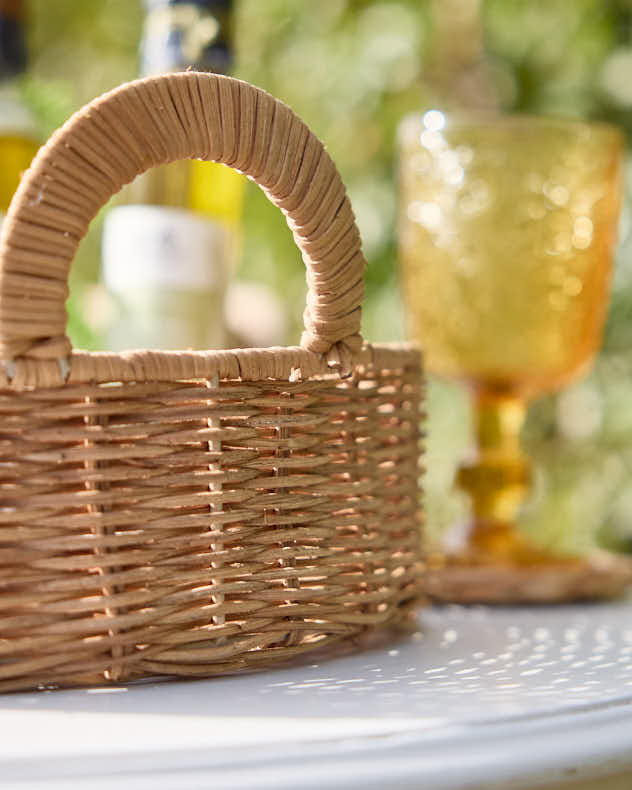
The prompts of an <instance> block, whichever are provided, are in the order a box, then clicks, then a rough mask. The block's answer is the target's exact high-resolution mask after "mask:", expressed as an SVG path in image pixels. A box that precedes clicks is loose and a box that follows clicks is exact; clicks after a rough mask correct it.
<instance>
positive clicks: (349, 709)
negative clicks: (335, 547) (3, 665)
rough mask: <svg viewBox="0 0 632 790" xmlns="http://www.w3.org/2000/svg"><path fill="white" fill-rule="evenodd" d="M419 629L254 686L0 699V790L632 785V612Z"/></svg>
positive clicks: (426, 614) (488, 619)
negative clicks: (612, 778) (594, 781)
mask: <svg viewBox="0 0 632 790" xmlns="http://www.w3.org/2000/svg"><path fill="white" fill-rule="evenodd" d="M418 620H419V622H418V630H415V631H414V632H411V633H410V634H407V635H399V636H394V637H392V638H390V640H389V641H388V642H387V643H386V644H382V645H378V646H375V645H374V646H373V647H369V648H368V649H366V650H364V651H362V652H358V653H355V654H348V655H338V656H337V657H333V658H328V659H326V660H321V659H319V660H318V661H317V662H316V663H315V661H316V660H315V659H311V660H309V661H307V662H306V661H303V663H302V664H300V665H294V666H292V667H286V668H282V669H276V670H268V671H264V672H261V673H258V674H250V675H242V676H237V677H228V678H215V679H211V680H201V681H188V682H182V681H170V682H156V683H146V684H142V685H131V686H121V687H111V688H105V689H103V688H95V689H86V690H81V691H51V692H39V693H29V694H13V695H4V696H0V735H1V737H0V786H2V787H3V788H4V787H17V788H29V790H30V789H33V790H34V789H35V788H42V789H43V788H46V789H47V790H51V789H52V788H64V790H66V789H68V790H75V788H90V790H101V788H114V787H116V788H121V787H130V788H134V789H135V790H145V788H147V789H149V788H151V790H163V789H166V788H169V790H171V788H173V790H189V789H192V788H195V789H196V790H197V789H198V788H214V790H218V789H221V788H230V789H231V790H240V788H248V790H263V789H264V788H265V789H266V790H268V788H270V789H271V788H275V790H285V789H286V788H288V789H289V788H299V787H301V788H309V789H310V790H312V789H313V790H316V789H317V788H318V790H320V789H321V788H330V787H331V788H337V789H338V788H340V789H344V790H346V789H348V790H352V789H353V790H356V788H357V789H359V788H362V790H367V788H376V789H377V788H380V789H381V788H388V789H389V790H390V789H391V788H392V789H393V790H398V789H399V788H407V789H408V788H428V790H474V788H476V790H483V788H484V790H495V789H496V788H499V789H500V788H502V789H503V790H508V789H509V788H511V790H519V789H520V788H532V787H535V786H538V785H542V784H545V783H550V784H553V783H554V782H562V781H570V780H572V781H581V780H586V779H590V778H603V777H605V776H608V775H611V774H614V773H619V774H626V773H627V772H628V771H629V772H630V775H629V784H627V781H628V780H625V779H624V780H622V781H623V784H621V785H618V784H617V787H619V786H621V787H630V788H632V601H628V602H616V603H608V604H595V605H590V606H584V605H582V606H579V605H577V606H566V607H562V606H558V607H542V608H495V609H494V608H486V607H474V608H467V609H466V608H462V607H457V606H449V607H444V608H436V609H428V610H422V611H421V612H420V613H419V618H418ZM601 787H603V788H605V785H603V784H601Z"/></svg>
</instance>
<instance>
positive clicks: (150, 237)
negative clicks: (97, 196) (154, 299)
mask: <svg viewBox="0 0 632 790" xmlns="http://www.w3.org/2000/svg"><path fill="white" fill-rule="evenodd" d="M229 236H230V231H229V230H228V229H227V228H225V227H224V226H223V225H222V224H220V223H219V222H214V221H213V220H209V219H206V218H202V217H199V216H196V215H195V214H192V213H190V212H188V211H185V210H183V209H178V208H170V207H165V206H145V205H134V206H119V207H117V208H114V209H112V210H110V211H109V212H108V214H107V216H106V218H105V222H104V225H103V242H102V244H103V248H102V249H103V279H104V281H105V284H106V286H107V287H108V288H109V289H110V290H111V291H113V292H116V293H125V292H126V291H127V290H128V289H130V288H134V289H136V288H141V289H142V288H167V289H171V288H175V289H183V290H189V289H191V290H199V289H201V290H206V291H210V290H216V289H221V288H223V287H224V284H225V282H226V279H227V276H228V268H229V257H230V247H231V245H230V238H229Z"/></svg>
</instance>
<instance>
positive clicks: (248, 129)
mask: <svg viewBox="0 0 632 790" xmlns="http://www.w3.org/2000/svg"><path fill="white" fill-rule="evenodd" d="M184 158H191V159H194V158H196V159H205V160H213V161H216V162H223V163H224V164H227V165H230V166H231V167H234V168H236V169H237V170H240V171H242V172H244V173H245V174H246V175H248V176H250V177H251V178H252V179H253V180H254V181H256V182H257V184H259V186H260V187H261V188H262V189H263V190H264V192H265V193H266V194H267V196H268V197H269V199H270V200H271V201H272V203H274V204H275V205H276V206H278V207H279V208H280V209H281V210H282V211H283V213H284V214H285V215H286V218H287V223H288V226H289V227H290V229H291V231H292V233H293V234H294V239H295V241H296V243H297V245H298V247H299V249H300V250H301V252H302V256H303V260H304V261H305V264H306V266H307V282H308V296H307V306H306V309H305V313H304V326H305V331H304V332H303V335H302V338H301V345H302V346H303V347H304V348H306V349H308V350H310V351H313V352H317V353H320V354H327V355H328V359H329V361H330V364H332V365H338V366H342V367H344V368H347V367H348V365H349V363H350V358H351V356H352V355H353V354H354V353H355V352H357V351H358V350H359V348H360V346H361V345H362V336H361V334H360V315H361V303H362V299H363V295H364V267H365V265H366V262H365V259H364V256H363V254H362V251H361V244H360V236H359V233H358V229H357V227H356V224H355V219H354V216H353V212H352V210H351V205H350V203H349V199H348V198H347V196H346V193H345V188H344V185H343V183H342V180H341V178H340V175H339V173H338V171H337V170H336V167H335V165H334V163H333V162H332V160H331V158H330V156H329V155H328V154H327V152H326V151H325V150H324V148H323V145H322V143H321V142H320V141H319V140H318V139H317V138H316V137H315V135H314V134H313V133H312V132H310V130H309V129H308V128H307V126H306V125H305V124H304V123H303V122H302V121H301V120H300V119H299V118H298V117H297V116H296V115H295V114H294V113H293V112H292V110H290V109H289V108H288V107H287V106H286V105H285V104H283V103H282V102H280V101H278V100H276V99H274V98H273V97H272V96H270V95H269V94H268V93H266V92H265V91H262V90H260V89H259V88H255V87H254V86H252V85H250V84H248V83H246V82H242V81H240V80H235V79H232V78H230V77H224V76H219V75H215V74H206V73H197V72H184V73H179V74H169V75H165V76H160V77H150V78H147V79H143V80H136V81H135V82H130V83H127V84H125V85H122V86H120V87H119V88H116V89H115V90H113V91H110V92H109V93H106V94H104V95H103V96H101V97H99V98H97V99H95V100H94V101H92V102H91V103H90V104H88V105H86V106H85V107H84V108H83V109H81V110H79V111H78V112H77V113H75V114H74V115H73V116H72V117H71V118H70V119H69V120H68V121H67V122H66V123H65V124H64V125H63V126H62V127H61V128H60V129H58V130H57V132H55V134H54V135H53V136H52V137H51V139H50V140H49V141H48V143H47V144H46V145H45V146H43V147H42V148H41V149H40V151H39V153H38V154H37V156H36V157H35V159H34V160H33V163H32V165H31V167H30V168H29V170H28V171H27V172H26V174H25V176H24V178H23V180H22V183H21V184H20V187H19V188H18V190H17V192H16V194H15V196H14V198H13V201H12V203H11V206H10V209H9V212H8V215H7V217H6V220H5V222H4V226H3V232H2V238H1V241H0V359H2V360H4V361H5V364H6V363H7V362H10V361H12V360H16V359H18V358H20V357H31V358H35V359H55V358H57V359H64V358H66V357H67V356H68V355H69V353H70V352H71V350H72V346H71V344H70V341H69V340H68V338H67V337H66V323H67V315H66V307H65V300H66V298H67V296H68V273H69V268H70V264H71V262H72V259H73V258H74V255H75V252H76V250H77V247H78V245H79V242H80V241H81V239H82V238H83V236H84V235H85V234H86V232H87V230H88V227H89V225H90V222H91V220H92V219H93V218H94V216H95V215H96V214H97V212H98V211H99V209H100V208H101V207H102V206H103V205H104V204H105V203H106V202H107V200H108V199H109V198H110V197H111V196H112V195H113V194H115V193H116V192H118V190H119V189H121V187H122V186H123V185H124V184H126V183H128V182H130V181H132V180H133V179H134V178H135V177H136V176H137V175H138V174H140V173H142V172H144V171H145V170H148V169H149V168H150V167H153V166H155V165H160V164H166V163H168V162H172V161H175V160H177V159H184Z"/></svg>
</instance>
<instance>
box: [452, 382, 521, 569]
mask: <svg viewBox="0 0 632 790" xmlns="http://www.w3.org/2000/svg"><path fill="white" fill-rule="evenodd" d="M526 410H527V404H526V402H525V400H524V398H522V397H520V396H518V395H516V394H513V393H507V392H502V391H501V392H499V391H495V390H491V389H485V388H482V389H478V390H477V391H476V392H475V394H474V416H475V432H476V442H477V452H476V457H475V458H474V460H473V461H471V462H465V463H463V464H462V465H461V467H460V468H459V470H458V473H457V481H456V482H457V485H458V486H459V487H460V488H461V489H463V490H464V491H466V492H467V493H468V494H469V496H470V499H471V503H472V523H471V527H470V532H469V535H468V550H469V553H471V554H474V555H475V556H479V557H480V559H481V560H483V559H484V560H485V561H489V560H490V559H492V560H495V561H500V562H503V561H505V562H509V561H510V562H516V561H528V560H529V559H535V557H533V556H532V555H533V553H534V551H535V550H534V549H532V548H530V547H529V546H528V544H527V542H526V541H525V540H524V538H523V537H522V535H521V534H520V532H519V531H518V528H517V526H516V518H517V515H518V512H519V510H520V506H521V505H522V503H523V501H524V499H525V497H526V495H527V493H528V491H529V488H530V485H531V466H530V463H529V460H528V458H527V457H526V455H525V454H524V453H523V451H522V448H521V444H520V433H521V430H522V426H523V424H524V420H525V416H526Z"/></svg>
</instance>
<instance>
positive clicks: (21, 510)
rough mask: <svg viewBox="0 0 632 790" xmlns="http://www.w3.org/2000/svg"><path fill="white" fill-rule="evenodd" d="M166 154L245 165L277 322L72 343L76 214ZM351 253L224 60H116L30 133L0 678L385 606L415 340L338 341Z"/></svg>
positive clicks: (14, 270)
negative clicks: (53, 129)
mask: <svg viewBox="0 0 632 790" xmlns="http://www.w3.org/2000/svg"><path fill="white" fill-rule="evenodd" d="M186 156H191V157H200V158H204V159H214V160H218V161H223V162H226V163H227V164H230V165H232V166H234V167H236V168H238V169H240V170H242V171H244V172H246V173H247V174H249V175H250V176H251V177H252V178H253V179H254V180H255V181H257V182H258V183H259V184H260V185H261V186H262V187H263V188H264V189H265V190H266V192H267V193H268V195H269V197H270V199H271V200H272V201H273V202H274V203H275V204H276V205H278V206H279V207H280V208H281V209H282V210H283V211H284V212H285V213H286V215H287V218H288V224H289V225H290V227H291V228H292V230H293V232H294V235H295V238H296V240H297V243H298V245H299V247H300V248H301V250H302V252H303V257H304V260H305V263H306V265H307V272H308V285H309V294H308V306H307V309H306V311H305V332H304V334H303V338H302V346H301V347H300V348H298V347H297V348H284V349H246V350H243V349H240V350H232V351H208V352H190V351H189V352H157V351H134V352H125V353H122V354H109V353H99V354H93V353H87V352H76V351H72V350H71V348H70V344H69V342H68V340H67V338H66V335H65V327H66V314H65V308H64V300H65V298H66V294H67V275H68V269H69V265H70V262H71V260H72V257H73V255H74V253H75V250H76V248H77V246H78V244H79V241H80V239H81V238H82V236H83V235H84V234H85V232H86V230H87V227H88V225H89V223H90V220H91V219H92V217H93V216H94V215H95V213H96V212H97V211H98V209H99V207H100V206H101V205H103V204H104V203H105V202H106V200H107V199H108V198H109V196H110V195H111V194H112V193H114V192H116V191H117V190H118V189H119V188H120V187H121V186H122V185H123V184H124V183H126V182H128V181H130V180H131V179H132V178H133V177H134V176H135V175H136V174H137V173H139V172H141V171H143V170H145V169H147V168H148V167H151V166H153V165H156V164H160V163H164V162H167V161H172V160H175V159H177V158H182V157H186ZM174 265H177V261H174ZM364 265H365V263H364V258H363V256H362V253H361V251H360V239H359V235H358V232H357V229H356V226H355V222H354V218H353V214H352V211H351V208H350V205H349V202H348V199H347V198H346V196H345V191H344V187H343V185H342V183H341V181H340V178H339V176H338V173H337V171H336V169H335V167H334V165H333V163H332V162H331V159H330V158H329V156H328V155H327V154H326V153H325V152H324V150H323V148H322V145H321V144H320V143H319V141H318V140H317V139H316V138H315V137H314V136H313V135H312V134H311V133H310V132H309V131H308V130H307V128H306V127H305V125H304V124H303V123H302V122H301V121H300V120H299V119H298V118H297V117H296V116H295V115H294V114H293V113H292V112H291V111H290V110H289V109H288V108H287V107H286V106H285V105H283V104H281V103H280V102H278V101H276V100H274V99H273V98H272V97H270V96H269V95H268V94H266V93H264V92H262V91H260V90H258V89H256V88H253V87H252V86H250V85H248V84H246V83H243V82H239V81H236V80H232V79H229V78H224V77H217V76H214V75H207V74H197V73H185V74H179V75H171V76H167V77H159V78H152V79H148V80H143V81H138V82H134V83H130V84H129V85H126V86H122V87H121V88H119V89H117V90H115V91H113V92H111V93H109V94H106V95H105V96H103V97H101V98H100V99H97V100H96V101H94V102H92V103H91V104H90V105H88V106H87V107H86V108H84V109H83V110H82V111H80V112H79V113H77V114H76V115H75V116H74V117H73V118H72V119H71V120H70V121H69V122H68V123H67V124H66V125H65V126H64V127H63V128H62V129H61V130H59V131H58V132H57V133H56V134H55V135H54V136H53V138H52V139H51V141H50V142H49V143H48V144H47V145H46V146H45V147H44V148H43V149H42V150H41V151H40V153H39V154H38V156H37V157H36V159H35V161H34V163H33V165H32V167H31V168H30V170H29V171H28V173H27V174H26V176H25V178H24V180H23V182H22V184H21V187H20V189H19V191H18V193H17V194H16V197H15V199H14V201H13V203H12V206H11V209H10V211H9V214H8V217H7V219H6V221H5V225H4V228H3V236H2V240H1V246H0V349H1V352H2V358H3V359H4V371H3V372H2V373H1V374H0V415H1V420H2V421H1V423H0V424H1V428H0V690H11V689H21V688H31V687H36V686H38V685H42V684H43V685H50V684H53V685H76V684H85V683H102V682H108V681H117V682H122V681H126V680H129V679H133V678H138V677H143V676H148V675H155V674H161V675H165V674H166V675H186V676H202V675H210V674H218V673H222V672H232V671H235V670H238V669H245V668H251V667H260V666H264V665H268V664H271V663H273V662H275V661H279V660H284V659H287V658H289V657H292V656H294V655H296V654H299V653H302V652H304V651H307V650H312V649H313V648H315V647H322V646H324V645H326V644H328V643H331V642H334V641H336V640H340V639H344V638H350V637H353V636H354V635H357V634H358V633H360V632H361V631H363V630H364V629H366V628H369V627H374V626H377V625H380V624H387V623H391V622H394V621H397V620H398V619H401V618H402V617H404V616H406V615H407V613H408V612H409V611H410V609H411V607H413V606H414V605H415V604H416V603H417V602H418V599H419V596H420V586H421V572H422V566H421V561H420V546H419V508H418V473H419V469H418V452H419V449H418V441H419V434H418V425H419V416H420V399H421V389H420V388H421V379H420V360H419V355H418V353H417V352H416V351H414V350H411V349H406V348H389V347H386V346H382V347H377V346H370V345H368V344H363V341H362V338H361V335H360V331H359V327H360V303H361V300H362V293H363V286H362V277H363V269H364Z"/></svg>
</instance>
